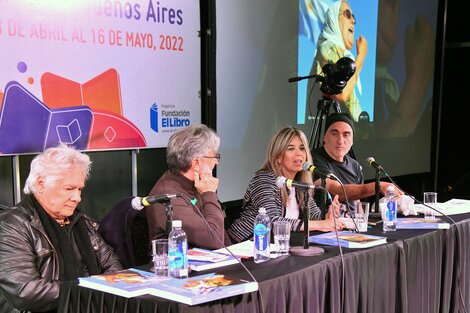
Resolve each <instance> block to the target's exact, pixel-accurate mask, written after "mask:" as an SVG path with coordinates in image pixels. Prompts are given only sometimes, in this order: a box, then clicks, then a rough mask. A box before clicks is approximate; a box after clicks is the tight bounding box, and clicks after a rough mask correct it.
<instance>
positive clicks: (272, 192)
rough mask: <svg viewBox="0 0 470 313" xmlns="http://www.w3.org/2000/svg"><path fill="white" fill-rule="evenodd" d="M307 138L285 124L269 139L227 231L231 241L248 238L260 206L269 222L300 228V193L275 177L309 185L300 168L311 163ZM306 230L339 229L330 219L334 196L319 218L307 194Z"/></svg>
mask: <svg viewBox="0 0 470 313" xmlns="http://www.w3.org/2000/svg"><path fill="white" fill-rule="evenodd" d="M308 147H309V145H308V140H307V137H306V136H305V134H304V133H303V132H302V131H301V130H300V129H298V128H295V127H291V126H287V127H284V128H282V129H280V130H279V131H278V132H277V133H276V134H275V135H274V136H273V137H272V138H271V140H270V142H269V145H268V147H267V150H266V159H265V161H264V164H263V165H262V167H261V169H259V170H258V171H257V172H256V173H255V175H254V176H253V178H252V179H251V181H250V183H249V185H248V188H247V190H246V192H245V196H244V199H243V206H242V209H241V213H240V217H239V218H238V219H236V220H235V221H234V222H233V223H232V225H231V226H230V228H229V229H228V230H227V232H228V234H229V236H230V238H231V239H232V241H234V242H240V241H244V240H247V239H249V238H251V236H252V235H253V227H254V221H255V217H256V215H257V214H258V210H259V208H260V207H264V208H265V209H266V213H267V214H268V216H269V218H270V220H271V222H274V221H278V220H285V221H288V222H289V224H290V225H291V231H303V230H304V227H305V225H304V223H303V215H304V214H305V213H304V212H303V211H302V209H303V207H304V203H303V201H304V194H303V191H302V190H296V188H295V187H287V186H282V187H281V188H279V187H278V186H277V184H276V180H277V178H278V177H279V176H283V177H285V178H286V179H292V180H296V181H301V182H305V183H309V184H312V183H313V182H312V175H311V173H310V172H308V171H304V170H303V169H302V166H303V164H304V163H305V162H310V163H312V156H311V154H310V150H309V149H308ZM308 208H309V213H308V214H309V219H310V220H309V223H308V225H307V227H308V229H309V230H319V231H332V230H334V229H335V225H336V228H337V229H342V228H343V224H342V223H341V222H340V221H336V224H335V223H334V220H333V214H331V212H332V210H334V211H338V209H339V202H338V199H337V197H335V199H334V201H333V204H332V206H331V207H330V209H329V212H328V213H327V216H326V219H325V220H320V216H321V212H320V208H318V206H317V205H316V204H315V201H314V200H313V197H312V196H310V197H308Z"/></svg>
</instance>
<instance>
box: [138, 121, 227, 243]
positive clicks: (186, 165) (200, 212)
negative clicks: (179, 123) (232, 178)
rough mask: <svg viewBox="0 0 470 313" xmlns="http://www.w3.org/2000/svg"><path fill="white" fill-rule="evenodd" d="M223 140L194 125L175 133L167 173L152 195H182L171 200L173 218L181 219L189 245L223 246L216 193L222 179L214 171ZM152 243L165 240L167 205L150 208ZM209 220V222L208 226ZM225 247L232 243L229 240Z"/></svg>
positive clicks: (205, 128) (205, 127) (220, 212)
mask: <svg viewBox="0 0 470 313" xmlns="http://www.w3.org/2000/svg"><path fill="white" fill-rule="evenodd" d="M219 145H220V139H219V137H218V136H217V134H216V133H215V132H214V131H213V130H212V129H210V128H209V127H207V126H206V125H191V126H188V127H186V128H182V129H180V130H178V131H177V132H175V133H174V134H173V135H172V136H171V137H170V140H169V142H168V146H167V150H166V156H167V158H166V159H167V163H168V170H167V171H166V172H165V173H164V174H163V175H162V177H160V179H159V180H158V181H157V183H156V184H155V186H154V187H153V189H152V191H151V192H150V195H151V196H152V195H159V194H182V195H183V197H182V198H174V199H172V200H171V204H172V206H173V219H174V220H181V221H182V224H183V230H184V231H185V232H186V235H187V237H188V244H189V246H197V247H200V248H206V249H211V250H212V249H219V248H222V247H223V245H224V237H226V236H225V229H224V212H223V211H222V206H221V203H220V202H219V199H218V197H217V194H216V190H217V188H218V186H219V180H218V179H217V178H215V177H213V176H212V170H213V169H214V167H215V165H216V164H218V163H219V161H220V154H219V153H218V152H217V151H218V149H219ZM147 220H148V225H149V236H150V240H153V239H159V238H166V237H167V236H168V234H167V229H166V225H167V215H166V210H165V206H164V205H163V204H161V203H155V204H153V205H152V206H150V207H148V208H147ZM206 221H207V223H206ZM225 240H226V241H225V244H231V242H230V240H228V237H226V238H225Z"/></svg>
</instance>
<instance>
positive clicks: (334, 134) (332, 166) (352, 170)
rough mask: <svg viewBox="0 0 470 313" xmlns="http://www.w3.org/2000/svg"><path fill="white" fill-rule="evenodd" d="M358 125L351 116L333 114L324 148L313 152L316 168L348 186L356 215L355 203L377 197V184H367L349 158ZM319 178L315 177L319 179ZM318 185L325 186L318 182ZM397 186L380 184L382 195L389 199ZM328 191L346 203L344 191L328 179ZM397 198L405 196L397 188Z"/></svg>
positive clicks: (348, 192) (349, 196) (352, 208)
mask: <svg viewBox="0 0 470 313" xmlns="http://www.w3.org/2000/svg"><path fill="white" fill-rule="evenodd" d="M353 139H354V123H353V121H352V119H351V117H350V116H349V114H348V113H331V114H330V115H328V117H327V118H326V122H325V133H324V136H323V146H321V147H318V148H316V149H314V150H313V151H312V156H313V164H314V165H315V167H316V168H317V169H318V170H319V171H321V172H323V173H332V174H333V175H335V176H336V177H338V178H339V180H340V181H341V182H342V183H343V184H344V187H345V190H346V194H347V196H348V200H349V208H350V209H351V210H352V211H354V201H356V200H360V199H363V198H367V197H370V196H373V195H375V182H371V183H367V184H364V176H363V174H362V167H361V165H360V164H359V162H357V161H356V160H355V159H353V158H352V157H351V156H349V155H348V153H349V150H351V147H352V145H353ZM317 178H319V177H316V176H315V179H317ZM315 184H321V180H320V179H317V180H316V181H315ZM390 185H392V186H393V184H392V183H388V182H380V192H381V193H382V194H383V195H385V192H386V190H387V187H388V186H390ZM325 187H326V189H327V190H328V191H329V192H330V193H331V194H332V195H339V200H340V201H341V202H343V203H344V202H345V201H346V198H345V196H344V192H343V189H342V188H341V185H340V184H339V182H337V181H336V180H332V179H326V181H325ZM395 192H396V193H397V195H399V196H401V195H403V192H402V191H401V190H399V189H398V188H395Z"/></svg>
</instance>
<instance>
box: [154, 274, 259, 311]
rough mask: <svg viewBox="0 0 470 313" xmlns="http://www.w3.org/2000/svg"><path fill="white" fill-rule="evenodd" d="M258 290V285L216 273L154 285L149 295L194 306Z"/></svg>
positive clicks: (170, 280)
mask: <svg viewBox="0 0 470 313" xmlns="http://www.w3.org/2000/svg"><path fill="white" fill-rule="evenodd" d="M256 290H258V283H256V282H250V281H246V280H242V279H239V278H235V277H229V276H226V275H221V274H217V273H210V274H206V275H200V276H194V277H190V278H186V279H169V280H165V281H161V282H158V283H154V284H152V285H151V286H150V288H149V290H148V291H149V294H151V295H154V296H157V297H161V298H165V299H169V300H173V301H177V302H181V303H185V304H188V305H196V304H200V303H205V302H209V301H214V300H218V299H223V298H228V297H232V296H236V295H240V294H243V293H248V292H253V291H256Z"/></svg>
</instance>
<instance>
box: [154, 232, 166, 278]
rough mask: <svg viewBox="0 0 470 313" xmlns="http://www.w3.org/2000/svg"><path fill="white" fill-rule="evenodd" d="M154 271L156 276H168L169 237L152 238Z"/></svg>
mask: <svg viewBox="0 0 470 313" xmlns="http://www.w3.org/2000/svg"><path fill="white" fill-rule="evenodd" d="M152 259H153V271H154V273H155V275H156V276H162V277H166V276H168V239H155V240H152Z"/></svg>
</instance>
